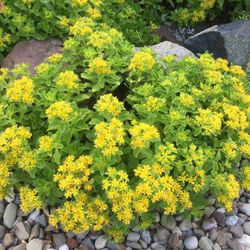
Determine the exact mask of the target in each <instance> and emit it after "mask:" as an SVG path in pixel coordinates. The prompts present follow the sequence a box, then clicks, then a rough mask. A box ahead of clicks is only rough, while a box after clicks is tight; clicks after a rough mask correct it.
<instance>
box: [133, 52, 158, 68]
mask: <svg viewBox="0 0 250 250" xmlns="http://www.w3.org/2000/svg"><path fill="white" fill-rule="evenodd" d="M155 64H156V61H155V59H154V57H153V56H152V55H151V54H150V53H148V52H142V51H140V52H136V53H135V54H134V56H133V58H132V59H131V61H130V64H129V69H130V70H133V69H134V70H139V71H141V72H145V71H147V70H150V69H152V68H153V66H154V65H155Z"/></svg>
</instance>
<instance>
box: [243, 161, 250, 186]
mask: <svg viewBox="0 0 250 250" xmlns="http://www.w3.org/2000/svg"><path fill="white" fill-rule="evenodd" d="M242 173H243V175H244V178H243V180H242V187H243V188H245V189H247V190H250V166H246V167H244V168H243V170H242Z"/></svg>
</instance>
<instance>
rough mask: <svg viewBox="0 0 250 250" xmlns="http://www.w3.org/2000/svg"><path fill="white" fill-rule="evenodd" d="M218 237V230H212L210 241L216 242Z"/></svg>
mask: <svg viewBox="0 0 250 250" xmlns="http://www.w3.org/2000/svg"><path fill="white" fill-rule="evenodd" d="M217 237H218V231H217V229H216V228H213V229H212V230H210V232H209V238H210V240H212V241H215V240H216V239H217Z"/></svg>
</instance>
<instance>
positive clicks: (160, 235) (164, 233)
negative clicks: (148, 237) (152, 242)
mask: <svg viewBox="0 0 250 250" xmlns="http://www.w3.org/2000/svg"><path fill="white" fill-rule="evenodd" d="M155 235H156V237H157V239H158V240H159V241H160V242H162V243H165V244H166V243H167V242H168V239H169V237H170V233H169V231H168V230H167V229H166V228H164V227H158V228H157V229H156V233H155Z"/></svg>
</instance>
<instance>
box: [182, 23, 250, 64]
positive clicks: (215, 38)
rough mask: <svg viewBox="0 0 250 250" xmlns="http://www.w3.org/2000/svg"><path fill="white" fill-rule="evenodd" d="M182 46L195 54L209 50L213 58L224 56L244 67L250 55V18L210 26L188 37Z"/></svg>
mask: <svg viewBox="0 0 250 250" xmlns="http://www.w3.org/2000/svg"><path fill="white" fill-rule="evenodd" d="M184 46H185V47H186V48H188V49H189V50H191V51H192V52H194V53H195V54H197V53H204V52H205V51H209V52H210V53H212V54H213V56H214V57H215V58H219V57H221V58H225V59H228V61H229V62H230V63H232V64H237V65H241V66H243V67H244V68H246V66H247V61H248V58H249V56H250V20H243V21H234V22H231V23H227V24H222V25H215V26H212V27H211V28H208V29H206V30H204V31H202V32H200V33H198V34H196V35H194V36H191V37H189V38H188V39H187V40H186V41H185V42H184Z"/></svg>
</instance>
